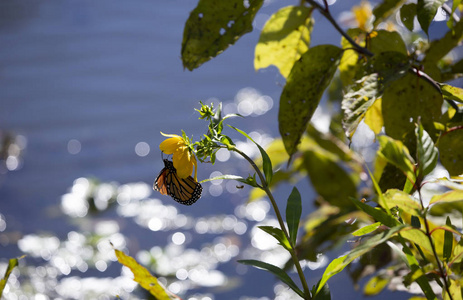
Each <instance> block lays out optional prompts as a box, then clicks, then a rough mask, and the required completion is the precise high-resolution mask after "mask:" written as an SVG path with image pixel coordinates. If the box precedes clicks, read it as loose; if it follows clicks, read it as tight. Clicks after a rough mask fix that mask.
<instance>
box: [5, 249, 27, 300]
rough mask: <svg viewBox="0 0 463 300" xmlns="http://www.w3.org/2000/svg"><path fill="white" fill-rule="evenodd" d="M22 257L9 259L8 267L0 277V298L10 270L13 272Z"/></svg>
mask: <svg viewBox="0 0 463 300" xmlns="http://www.w3.org/2000/svg"><path fill="white" fill-rule="evenodd" d="M22 257H23V256H22ZM22 257H19V258H12V259H10V260H9V262H8V267H7V268H6V270H5V275H4V276H3V278H2V279H0V298H2V294H3V290H4V288H5V286H6V283H7V281H8V278H9V277H10V274H11V272H13V269H14V268H15V267H16V266H17V265H18V260H19V259H21V258H22Z"/></svg>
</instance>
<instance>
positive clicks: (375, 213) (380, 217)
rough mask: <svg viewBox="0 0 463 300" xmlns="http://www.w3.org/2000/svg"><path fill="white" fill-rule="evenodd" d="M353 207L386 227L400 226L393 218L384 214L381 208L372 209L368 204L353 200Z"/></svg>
mask: <svg viewBox="0 0 463 300" xmlns="http://www.w3.org/2000/svg"><path fill="white" fill-rule="evenodd" d="M353 201H354V203H355V205H357V207H358V208H360V209H361V210H363V211H364V212H366V213H367V214H368V215H370V216H371V217H373V219H375V220H376V221H379V222H380V223H381V224H384V225H386V226H388V227H394V226H397V225H400V223H399V221H397V219H395V218H394V217H393V216H391V215H389V214H387V213H385V212H384V211H383V210H381V208H374V207H371V206H370V205H368V204H365V203H363V202H361V201H357V200H353Z"/></svg>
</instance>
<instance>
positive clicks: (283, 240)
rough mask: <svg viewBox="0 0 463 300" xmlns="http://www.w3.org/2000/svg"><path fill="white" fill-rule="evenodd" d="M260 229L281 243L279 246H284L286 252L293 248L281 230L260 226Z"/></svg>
mask: <svg viewBox="0 0 463 300" xmlns="http://www.w3.org/2000/svg"><path fill="white" fill-rule="evenodd" d="M259 228H260V229H261V230H263V231H265V232H266V233H268V234H270V235H271V236H273V237H274V238H275V239H276V240H277V241H278V242H279V244H280V245H281V246H283V247H284V248H285V249H286V250H290V249H291V248H292V247H291V245H290V244H289V241H288V239H287V238H286V236H285V234H284V233H283V231H282V230H281V229H280V228H276V227H273V226H259Z"/></svg>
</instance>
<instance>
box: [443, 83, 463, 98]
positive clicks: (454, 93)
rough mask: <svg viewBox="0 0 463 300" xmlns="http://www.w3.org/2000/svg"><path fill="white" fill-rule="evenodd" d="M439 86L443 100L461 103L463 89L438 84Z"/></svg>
mask: <svg viewBox="0 0 463 300" xmlns="http://www.w3.org/2000/svg"><path fill="white" fill-rule="evenodd" d="M439 86H440V88H441V90H442V96H444V99H447V100H454V101H457V102H460V103H463V89H461V88H459V87H455V86H451V85H449V84H444V83H439Z"/></svg>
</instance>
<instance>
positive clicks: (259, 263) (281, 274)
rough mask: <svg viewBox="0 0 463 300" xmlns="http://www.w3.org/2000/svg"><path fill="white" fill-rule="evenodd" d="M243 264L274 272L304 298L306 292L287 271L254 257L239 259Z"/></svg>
mask: <svg viewBox="0 0 463 300" xmlns="http://www.w3.org/2000/svg"><path fill="white" fill-rule="evenodd" d="M238 262H239V263H241V264H244V265H249V266H254V267H257V268H259V269H264V270H267V271H269V272H270V273H272V274H273V275H275V276H277V277H278V278H279V279H280V280H281V281H283V282H284V283H286V284H287V285H288V286H289V287H290V288H291V289H292V290H293V291H294V292H296V293H297V294H298V295H299V296H301V297H302V298H304V293H303V292H302V291H301V290H300V289H299V287H298V286H297V285H296V284H295V283H294V281H293V280H292V279H291V277H289V276H288V274H286V272H285V271H283V270H282V269H280V268H279V267H277V266H274V265H271V264H268V263H265V262H262V261H258V260H252V259H247V260H239V261H238Z"/></svg>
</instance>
